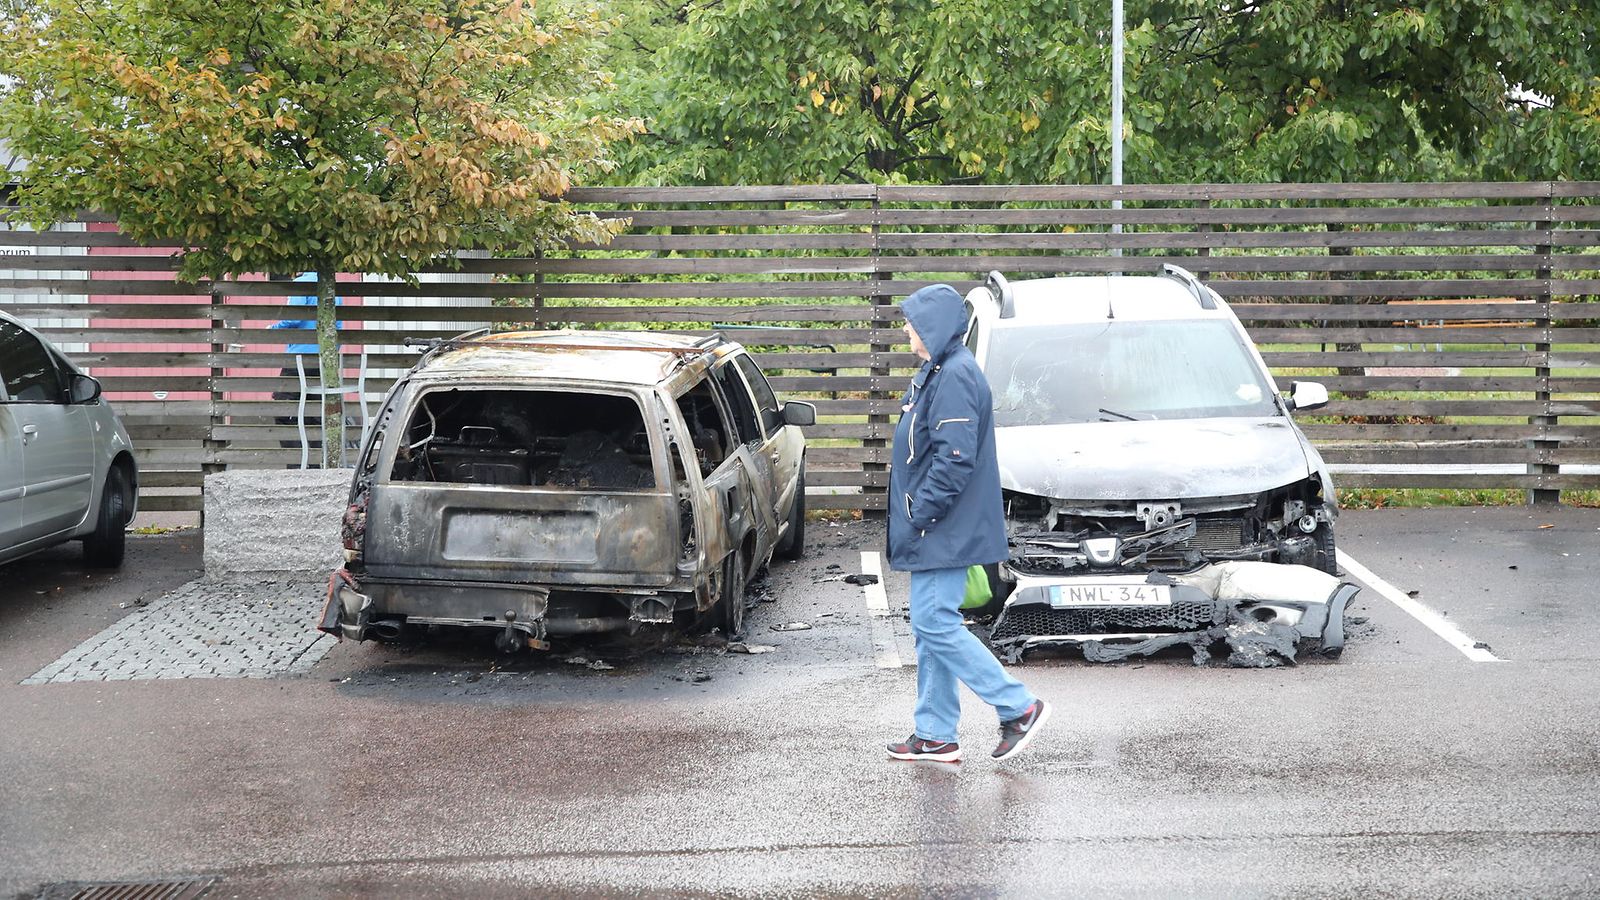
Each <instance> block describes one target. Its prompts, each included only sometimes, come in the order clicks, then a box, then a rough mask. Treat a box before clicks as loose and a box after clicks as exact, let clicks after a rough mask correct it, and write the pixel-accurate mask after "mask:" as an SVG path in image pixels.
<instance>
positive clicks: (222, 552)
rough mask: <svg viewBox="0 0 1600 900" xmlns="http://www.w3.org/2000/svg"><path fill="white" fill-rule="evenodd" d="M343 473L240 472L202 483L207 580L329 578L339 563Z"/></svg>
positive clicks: (345, 490) (346, 481) (346, 486)
mask: <svg viewBox="0 0 1600 900" xmlns="http://www.w3.org/2000/svg"><path fill="white" fill-rule="evenodd" d="M350 474H351V473H350V470H348V469H332V470H322V469H238V470H233V471H228V472H218V473H216V474H213V475H207V476H206V481H205V566H206V577H207V578H212V579H224V580H238V579H239V578H241V577H246V578H248V577H255V576H262V577H270V578H279V579H283V578H293V579H295V580H300V581H304V580H306V579H308V578H310V579H312V580H316V579H321V578H325V577H327V575H328V573H330V572H332V571H333V570H334V569H337V568H339V567H340V566H342V565H344V547H343V545H342V544H341V543H340V540H339V522H340V520H341V518H342V517H343V516H344V507H345V499H346V497H347V495H348V494H349V491H350Z"/></svg>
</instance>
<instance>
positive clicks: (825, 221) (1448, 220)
mask: <svg viewBox="0 0 1600 900" xmlns="http://www.w3.org/2000/svg"><path fill="white" fill-rule="evenodd" d="M596 215H598V216H600V217H601V218H616V219H627V220H629V221H630V222H631V224H632V227H634V228H658V227H667V226H672V227H682V226H691V227H736V228H749V227H757V226H760V227H784V226H789V227H793V226H826V225H834V226H862V225H880V226H887V227H904V226H911V225H1111V224H1113V223H1124V224H1131V225H1191V226H1192V225H1201V224H1210V225H1310V224H1356V223H1359V224H1465V223H1473V222H1546V221H1549V222H1593V221H1600V208H1594V207H1584V206H1560V207H1551V206H1422V207H1406V206H1366V207H1327V206H1318V207H1270V208H1256V209H1240V208H1233V207H1217V206H1213V207H1207V208H1203V209H1201V208H1184V209H1121V210H1111V209H1063V208H1045V209H902V208H896V209H877V210H873V209H785V210H748V209H715V210H704V209H697V210H668V209H652V210H630V211H616V212H612V211H605V210H600V211H597V212H596Z"/></svg>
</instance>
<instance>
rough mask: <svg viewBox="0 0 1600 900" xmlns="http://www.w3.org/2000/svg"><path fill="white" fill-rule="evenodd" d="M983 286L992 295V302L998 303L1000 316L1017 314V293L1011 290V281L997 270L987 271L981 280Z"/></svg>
mask: <svg viewBox="0 0 1600 900" xmlns="http://www.w3.org/2000/svg"><path fill="white" fill-rule="evenodd" d="M983 286H984V287H986V288H988V289H989V293H991V294H993V295H994V302H995V303H997V304H999V305H1000V318H1002V319H1010V318H1013V317H1014V316H1016V314H1017V295H1016V292H1014V291H1012V290H1011V282H1009V281H1007V280H1006V277H1005V276H1004V275H1001V274H1000V273H999V272H998V271H993V272H990V273H989V277H988V278H985V279H984V281H983Z"/></svg>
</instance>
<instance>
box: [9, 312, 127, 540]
mask: <svg viewBox="0 0 1600 900" xmlns="http://www.w3.org/2000/svg"><path fill="white" fill-rule="evenodd" d="M138 496H139V472H138V469H137V468H136V467H135V465H134V462H133V445H132V443H131V442H129V440H128V433H127V432H126V431H125V430H123V428H122V423H121V422H119V421H117V416H116V413H114V412H112V410H111V404H110V403H109V402H107V401H106V400H105V399H104V398H102V397H101V396H100V382H98V381H96V380H95V379H93V378H91V377H89V376H88V375H85V374H83V373H82V372H81V371H79V370H78V367H77V366H75V365H73V364H72V362H71V361H69V360H68V359H67V358H66V357H65V356H64V355H62V353H61V351H59V350H57V349H56V348H55V347H52V346H51V345H50V343H49V342H48V341H46V340H45V339H44V338H42V337H40V336H39V335H38V334H36V333H35V332H34V331H33V330H32V329H30V328H28V327H27V326H26V325H23V324H22V323H21V322H20V321H18V320H16V319H14V318H12V317H11V316H8V315H6V314H5V313H3V312H0V563H6V562H10V561H11V560H14V559H18V558H20V557H23V556H26V555H28V554H29V553H32V552H34V551H35V550H41V549H43V548H45V547H49V546H53V545H55V544H59V543H63V542H65V541H70V540H81V541H83V550H84V556H85V557H86V558H87V559H88V561H89V563H90V564H91V565H97V566H118V565H121V564H122V552H123V538H124V534H125V529H126V528H127V525H128V523H129V522H131V521H133V514H134V512H135V510H136V508H137V502H138Z"/></svg>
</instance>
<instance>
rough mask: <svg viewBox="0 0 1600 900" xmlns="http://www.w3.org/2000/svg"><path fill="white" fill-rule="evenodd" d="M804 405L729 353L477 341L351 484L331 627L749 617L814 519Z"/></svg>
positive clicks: (507, 645)
mask: <svg viewBox="0 0 1600 900" xmlns="http://www.w3.org/2000/svg"><path fill="white" fill-rule="evenodd" d="M815 417H816V413H815V408H814V407H813V406H811V405H810V404H808V403H804V402H799V401H790V402H788V403H781V404H780V403H779V402H778V400H777V397H776V396H775V395H774V394H773V392H772V389H771V387H770V386H769V385H768V384H767V381H766V378H765V377H764V376H763V375H762V373H761V370H760V369H759V368H758V367H757V366H756V365H755V363H754V361H753V360H752V359H751V358H750V355H749V354H748V353H746V352H745V351H744V349H743V348H742V347H740V346H739V345H738V344H737V343H734V342H732V341H727V340H724V339H722V338H721V336H719V335H718V336H712V337H708V338H702V339H694V338H688V337H678V336H671V335H662V334H655V333H642V332H570V331H569V332H511V333H501V334H490V333H487V332H474V333H469V334H466V335H462V336H460V337H457V338H455V339H452V340H449V341H444V342H440V343H437V344H435V345H432V346H430V347H429V348H428V349H427V351H426V352H425V353H424V355H423V357H422V358H421V359H420V360H419V361H418V363H417V364H416V365H415V366H414V367H413V368H412V369H411V370H410V371H409V372H407V373H406V374H405V375H404V376H403V377H401V378H400V379H399V380H398V381H397V382H396V384H395V385H394V387H393V389H392V390H391V391H390V392H389V394H388V396H387V397H386V398H385V400H384V402H383V405H382V407H381V409H380V412H379V414H378V417H377V419H376V425H375V427H374V428H373V429H372V430H371V434H370V436H369V437H368V439H367V440H366V442H365V444H364V446H363V448H362V451H361V456H360V462H359V464H358V466H357V469H356V473H355V475H354V477H353V479H352V484H351V488H350V498H349V506H348V508H347V510H346V514H345V518H344V527H343V539H344V547H345V556H346V564H345V566H344V568H342V569H341V570H339V571H338V572H336V573H334V576H333V577H332V578H331V579H330V584H329V596H328V603H327V606H326V609H325V611H324V614H323V617H322V620H321V622H320V623H319V627H320V628H321V629H322V630H323V631H326V632H328V633H330V634H335V635H338V636H340V637H341V638H351V639H354V640H366V639H378V640H396V639H399V638H401V637H402V636H403V635H405V634H406V633H407V632H410V631H415V630H416V629H417V628H418V627H419V626H431V627H436V628H437V627H452V628H483V629H491V630H493V631H494V632H495V634H496V640H497V643H498V645H499V646H500V648H501V649H502V650H505V651H511V650H516V649H521V648H524V647H535V648H543V649H548V648H549V646H550V641H551V639H552V638H559V637H564V636H572V635H588V634H605V635H613V636H624V637H627V636H636V635H640V634H642V633H657V632H662V631H665V630H668V629H674V628H680V627H696V626H698V627H701V628H713V627H715V628H720V629H722V631H723V632H724V633H725V634H727V635H729V636H732V635H736V634H738V633H739V632H740V631H741V630H742V628H743V619H744V612H745V602H746V601H745V585H746V583H747V581H748V579H749V578H750V577H751V576H753V575H754V574H755V573H756V572H757V571H759V569H760V568H761V567H763V566H764V565H766V564H767V562H768V561H769V560H770V559H771V558H772V557H773V556H774V555H775V554H776V555H780V556H784V557H788V558H797V557H798V556H799V555H800V553H801V552H802V549H803V541H804V537H803V529H804V523H805V470H804V465H805V462H804V450H805V440H804V436H803V434H802V433H801V431H800V426H803V425H809V424H811V423H812V422H814V421H815Z"/></svg>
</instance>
